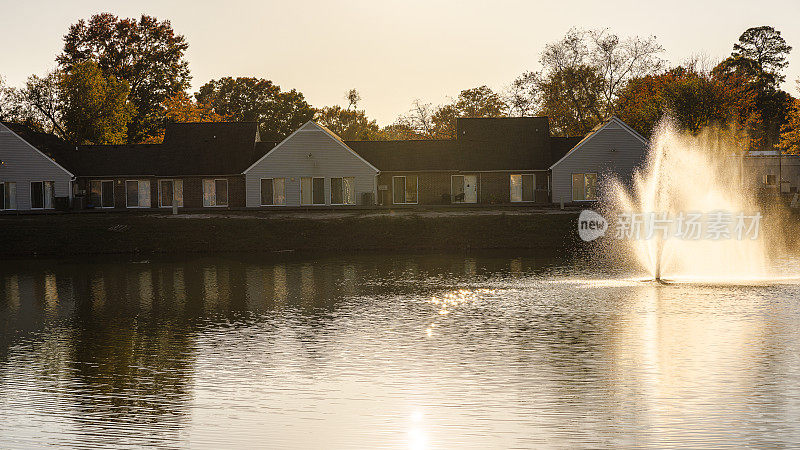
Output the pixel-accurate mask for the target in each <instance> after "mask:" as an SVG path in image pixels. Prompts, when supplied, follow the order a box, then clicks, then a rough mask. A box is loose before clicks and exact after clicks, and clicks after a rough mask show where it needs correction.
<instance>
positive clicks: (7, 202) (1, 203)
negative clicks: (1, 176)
mask: <svg viewBox="0 0 800 450" xmlns="http://www.w3.org/2000/svg"><path fill="white" fill-rule="evenodd" d="M0 209H17V183H13V182H9V181H6V182H5V183H2V182H0Z"/></svg>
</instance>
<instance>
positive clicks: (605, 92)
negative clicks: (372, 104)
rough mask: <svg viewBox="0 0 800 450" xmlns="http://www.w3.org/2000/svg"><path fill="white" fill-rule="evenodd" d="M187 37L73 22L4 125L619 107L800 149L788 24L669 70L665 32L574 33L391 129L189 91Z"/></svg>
mask: <svg viewBox="0 0 800 450" xmlns="http://www.w3.org/2000/svg"><path fill="white" fill-rule="evenodd" d="M187 48H188V43H187V42H186V39H185V38H184V36H182V35H179V34H177V33H176V32H175V31H174V30H173V29H172V26H171V24H170V22H169V21H167V20H163V21H162V20H158V19H157V18H154V17H150V16H146V15H143V16H142V17H141V18H139V19H138V20H136V19H129V18H119V17H117V16H114V15H112V14H97V15H95V16H92V17H91V18H90V19H88V20H80V21H78V22H77V23H75V24H74V25H72V26H70V28H69V30H68V32H67V34H66V35H65V36H64V48H63V50H62V52H61V53H60V54H59V55H58V56H57V57H56V60H55V63H56V68H55V69H54V70H52V71H51V72H49V73H46V74H44V75H40V76H37V75H32V76H30V77H29V78H28V80H27V83H26V84H25V85H24V86H21V87H10V86H7V85H5V84H4V83H3V82H2V79H0V120H10V121H17V122H23V123H27V124H28V125H30V126H32V127H35V128H38V129H41V130H43V131H47V132H52V133H55V134H57V135H60V136H62V137H64V138H65V139H68V140H70V141H72V142H75V143H93V144H117V143H141V142H160V141H161V140H162V139H163V133H164V124H165V122H168V121H175V122H186V121H209V122H211V121H222V120H230V121H257V122H259V123H260V134H261V137H262V139H264V140H280V139H283V138H284V137H286V136H287V135H288V134H290V133H291V132H292V131H294V130H295V129H297V128H298V127H299V126H300V125H302V124H303V123H304V122H306V121H308V120H310V119H312V118H314V119H316V120H317V121H319V122H320V123H322V124H323V125H325V126H327V127H328V128H330V129H331V130H333V131H334V132H336V133H337V134H339V135H340V136H342V138H344V139H365V140H387V139H448V138H452V137H454V133H455V121H456V118H458V117H521V116H534V115H536V116H547V117H549V118H550V125H551V131H552V132H553V133H554V134H556V135H561V136H581V135H584V134H586V133H587V132H588V131H590V130H591V129H592V128H593V127H594V126H595V125H597V124H598V123H600V122H601V121H603V120H604V119H605V118H607V117H609V116H610V115H617V116H619V117H620V118H621V119H622V120H624V121H625V122H626V123H628V124H630V125H631V126H632V127H634V128H635V129H636V130H637V131H639V132H640V133H642V134H643V135H645V136H649V135H650V134H651V133H652V132H653V130H654V129H655V127H656V126H657V124H658V123H659V122H660V121H661V119H662V118H663V117H664V116H667V115H668V116H670V117H672V118H673V119H674V121H675V122H676V125H677V126H679V127H681V128H683V129H685V130H687V131H690V132H697V131H699V130H700V129H702V128H704V127H707V126H721V127H727V128H730V129H732V130H733V131H735V132H736V133H737V134H738V135H739V136H740V137H741V139H742V141H743V142H745V143H747V145H748V146H749V148H751V149H762V148H781V149H783V150H784V151H786V152H792V153H800V101H798V100H796V99H794V98H793V97H792V96H791V95H790V94H789V93H787V92H785V91H783V90H781V89H780V85H781V83H782V82H783V81H784V80H785V76H784V75H783V71H784V70H785V68H786V66H787V64H788V62H787V56H788V54H789V52H790V51H791V49H792V48H791V47H790V46H789V45H788V44H787V43H786V41H785V40H784V38H783V37H782V36H781V33H780V31H778V30H775V29H774V28H772V27H769V26H761V27H755V28H750V29H748V30H746V31H744V33H742V35H741V36H740V37H739V40H738V42H736V43H734V45H733V50H732V52H731V55H730V57H728V58H726V59H725V60H723V61H721V62H719V63H715V64H709V63H708V62H707V61H704V60H702V59H701V58H694V59H690V60H689V61H687V62H685V63H683V64H680V65H678V66H675V67H669V66H667V65H666V62H665V61H664V60H663V59H662V58H661V54H662V53H663V48H662V46H661V45H660V44H659V43H658V42H657V40H656V38H655V37H646V38H641V37H627V38H626V37H620V36H618V35H616V34H614V33H611V32H609V31H608V30H578V29H573V30H570V31H569V32H568V33H567V34H566V35H565V36H564V37H563V38H562V39H560V40H558V41H556V42H553V43H550V44H547V45H546V46H545V48H544V49H543V51H542V53H541V56H540V60H539V62H540V65H541V70H539V71H536V72H526V73H523V74H521V75H520V76H518V77H517V78H516V79H514V80H513V81H512V82H511V83H510V84H509V85H508V86H507V87H506V88H504V89H503V90H502V91H499V92H495V91H493V90H492V89H490V88H489V87H487V86H479V87H475V88H471V89H465V90H462V91H461V92H460V93H459V95H458V96H457V97H456V98H454V99H451V100H450V101H449V102H447V103H445V104H441V105H433V104H431V103H426V102H424V101H422V100H415V101H414V102H413V103H412V105H411V108H410V110H409V111H408V112H406V113H405V114H403V115H401V116H399V117H398V118H397V120H396V121H395V122H394V123H392V124H390V125H388V126H384V127H381V126H379V125H378V123H377V122H376V121H375V120H372V119H370V118H369V116H368V115H367V113H366V112H365V111H364V110H363V109H359V102H360V100H361V97H360V95H359V93H358V91H357V90H355V89H351V90H350V91H349V92H347V93H346V94H345V99H346V100H347V106H346V107H341V106H326V107H322V108H315V107H313V106H311V105H310V104H309V103H308V102H307V101H306V100H305V98H304V96H303V94H302V93H301V92H298V91H297V90H294V89H289V90H286V89H281V87H280V86H278V85H277V84H275V83H273V82H272V81H270V80H266V79H261V78H256V77H223V78H220V79H218V80H211V81H209V82H207V83H206V84H204V85H203V86H201V87H200V89H199V90H198V91H197V92H196V93H194V94H189V93H188V89H189V87H190V79H191V75H190V71H189V63H188V61H187V60H186V58H185V52H186V50H187Z"/></svg>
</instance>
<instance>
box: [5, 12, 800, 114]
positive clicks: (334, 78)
mask: <svg viewBox="0 0 800 450" xmlns="http://www.w3.org/2000/svg"><path fill="white" fill-rule="evenodd" d="M667 4H668V6H666V5H667ZM98 12H111V13H113V14H116V15H118V16H121V17H138V16H139V15H140V14H142V13H145V14H149V15H153V16H156V17H158V18H159V19H169V20H170V21H171V22H172V26H173V28H174V29H175V30H176V32H177V33H179V34H183V35H184V36H186V39H187V41H188V43H189V50H188V51H187V53H186V58H187V59H188V61H189V67H190V69H191V72H192V92H194V91H195V90H197V88H199V87H200V86H201V85H202V84H204V83H206V82H207V81H209V80H210V79H213V78H219V77H223V76H227V75H230V76H254V77H259V78H266V79H270V80H272V81H273V82H275V83H276V84H278V85H280V86H281V87H282V88H284V89H290V88H295V89H298V90H300V91H301V92H303V93H304V94H305V96H306V99H307V100H308V101H309V103H311V104H312V105H313V106H317V107H321V106H325V105H332V104H341V105H345V104H346V101H345V100H344V95H345V92H346V91H347V90H348V89H350V88H353V87H355V88H357V89H358V90H359V92H360V93H361V97H362V102H361V104H360V105H359V107H360V108H364V109H366V111H367V114H368V115H369V116H370V117H373V118H375V119H377V120H378V122H379V123H381V124H382V125H385V124H388V123H391V122H393V121H394V120H395V118H396V117H397V116H398V115H400V114H403V113H405V112H407V111H408V110H409V109H410V107H411V103H412V101H413V100H414V99H417V98H418V99H420V100H422V101H424V102H430V103H434V104H439V103H443V102H445V101H447V100H448V98H452V97H455V96H457V95H458V92H459V91H460V90H462V89H467V88H471V87H475V86H480V85H482V84H486V85H488V86H489V87H491V88H492V89H495V90H502V89H503V88H505V87H506V86H507V85H508V84H509V83H510V82H511V81H512V80H513V79H514V78H515V77H516V76H517V75H519V74H520V73H522V72H523V71H525V70H536V69H538V68H539V65H538V59H539V53H540V52H541V50H542V48H543V47H544V45H545V44H546V43H548V42H552V41H555V40H558V39H559V38H561V37H562V36H563V35H564V34H565V33H566V32H567V30H569V28H570V27H573V26H574V27H581V28H604V27H608V28H610V29H611V31H613V32H615V33H617V34H619V35H621V36H629V35H639V36H646V35H655V36H656V37H657V38H658V41H659V42H660V43H661V45H662V46H663V47H664V49H665V50H666V52H665V53H664V55H663V56H664V57H665V58H666V59H667V60H668V61H670V62H672V63H680V62H682V61H684V60H685V59H687V58H688V57H689V56H691V55H693V54H698V53H702V54H705V55H707V56H708V57H710V58H711V59H713V60H717V59H722V58H723V57H725V56H727V55H728V54H729V53H730V51H731V48H732V46H733V43H734V42H735V41H736V40H737V38H738V37H739V35H740V34H741V32H742V31H744V30H745V29H747V28H748V27H751V26H758V25H772V26H774V27H776V28H777V29H779V30H780V31H781V32H782V33H783V36H784V37H785V39H786V40H787V41H788V43H789V44H790V45H792V46H794V47H795V50H794V51H793V52H792V54H791V56H790V65H789V67H788V70H787V72H786V75H787V83H786V84H785V85H784V89H787V90H789V91H790V92H791V93H792V94H793V95H797V94H798V93H797V90H796V89H795V87H794V80H795V79H797V78H798V76H800V1H798V0H761V1H754V0H750V1H742V0H711V1H704V0H678V1H672V2H649V1H644V0H638V1H637V0H604V1H588V0H555V1H546V2H539V1H505V0H484V1H476V0H461V1H437V0H403V1H381V0H364V1H334V0H329V1H318V0H284V1H269V0H262V1H248V0H225V1H220V0H215V1H203V0H177V1H171V0H158V1H151V0H140V1H112V0H104V1H99V0H74V1H72V0H71V1H65V0H62V1H44V0H0V42H2V51H0V76H3V77H4V78H5V79H6V81H7V82H8V83H9V84H11V85H15V86H19V85H21V84H22V83H24V81H25V79H26V78H27V76H28V75H30V74H32V73H36V74H41V73H43V72H45V71H46V70H47V69H49V68H53V67H55V62H54V59H55V56H56V54H58V53H59V52H60V51H61V48H62V37H63V35H64V34H65V33H66V32H67V28H68V27H69V25H70V24H72V23H74V22H76V21H77V20H78V19H80V18H88V17H90V16H91V15H92V14H94V13H98Z"/></svg>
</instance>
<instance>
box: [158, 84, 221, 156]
mask: <svg viewBox="0 0 800 450" xmlns="http://www.w3.org/2000/svg"><path fill="white" fill-rule="evenodd" d="M164 111H165V114H164V116H165V119H166V120H167V121H168V122H222V121H224V120H225V118H224V117H222V116H220V115H219V114H217V113H215V112H214V110H213V109H211V107H209V106H208V105H204V104H202V103H198V102H196V101H194V100H192V99H191V98H190V97H189V96H188V95H187V94H186V92H179V93H178V94H175V95H173V96H172V97H171V98H169V99H167V101H166V102H165V103H164ZM163 141H164V132H163V131H162V132H161V133H160V134H158V135H156V136H151V137H150V138H148V139H147V140H145V141H144V142H145V143H147V144H157V143H160V142H163Z"/></svg>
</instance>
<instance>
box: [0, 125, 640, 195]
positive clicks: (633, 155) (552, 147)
mask: <svg viewBox="0 0 800 450" xmlns="http://www.w3.org/2000/svg"><path fill="white" fill-rule="evenodd" d="M13 127H14V129H15V130H17V133H18V134H15V133H8V136H9V137H11V136H12V135H13V136H16V141H14V142H16V144H14V145H15V146H16V147H22V148H26V149H28V153H30V154H31V155H38V157H39V158H40V159H41V160H42V161H44V162H46V164H45V165H48V164H49V166H47V168H43V169H36V172H41V173H44V174H47V173H48V172H47V171H48V170H56V169H58V170H56V171H57V173H58V174H60V175H61V178H59V180H60V181H59V182H58V183H55V182H54V183H55V184H53V186H54V187H53V188H52V189H53V192H54V194H53V195H52V196H65V197H70V196H74V197H75V202H74V204H73V207H74V208H84V207H87V208H95V209H117V210H119V209H140V208H172V207H173V206H177V207H182V208H190V209H199V208H245V207H246V208H273V207H306V206H307V207H317V206H323V205H324V206H342V207H346V206H350V205H375V204H377V205H385V206H393V207H394V206H401V205H436V204H509V205H532V204H539V205H542V204H548V203H551V202H552V203H559V202H560V201H562V200H563V201H564V202H565V203H572V202H581V201H591V200H594V199H596V197H597V186H598V179H599V178H598V177H599V176H603V175H610V174H613V175H616V176H619V177H622V178H623V179H625V178H629V177H630V174H631V172H632V170H633V168H634V167H635V166H637V165H639V164H640V163H641V162H642V160H643V159H644V157H645V154H646V149H647V141H646V140H645V139H644V138H642V137H641V136H639V135H638V134H637V133H636V132H635V131H633V130H632V129H630V127H628V126H627V125H625V124H624V123H622V121H620V120H619V119H617V118H615V117H614V118H611V119H610V120H608V121H606V122H604V123H602V124H600V125H599V126H598V127H597V128H595V129H594V130H593V131H592V132H591V133H590V134H589V135H587V136H586V137H582V138H581V137H555V136H551V135H550V127H549V122H548V119H547V118H546V117H520V118H459V119H458V120H457V122H456V137H455V138H454V139H446V140H402V141H343V140H342V139H340V138H339V136H337V135H336V134H334V133H332V132H331V131H330V130H328V129H326V128H325V127H323V126H320V125H319V124H317V123H315V122H313V121H309V122H307V123H306V124H304V125H303V126H301V127H300V128H299V129H298V130H296V131H295V132H294V133H292V134H291V135H290V136H289V137H287V138H286V139H284V140H283V141H282V142H280V143H275V142H263V141H261V140H260V136H259V133H258V125H257V124H256V123H255V122H218V123H168V124H167V125H166V130H165V136H164V141H163V143H161V144H133V145H79V146H74V145H70V144H68V143H66V142H64V141H63V140H61V139H58V138H57V137H55V136H52V135H46V134H44V133H36V132H33V131H31V130H29V129H27V128H26V127H24V126H19V125H14V126H13ZM6 147H8V148H12V147H13V146H9V145H2V146H0V150H2V151H8V150H3V149H5V148H6ZM46 155H47V156H46ZM48 156H49V157H48ZM9 161H10V160H9ZM53 168H55V169H53ZM2 170H4V168H3V167H2V166H0V174H2ZM73 174H75V175H74V176H73ZM36 176H37V177H39V178H41V177H42V176H43V175H40V174H38V173H37V175H36ZM54 177H55V175H52V176H50V175H47V176H45V177H44V178H47V179H42V180H41V181H40V185H37V186H39V187H38V188H37V187H31V188H30V189H38V190H37V191H36V192H41V191H43V190H44V191H47V190H48V189H51V188H50V187H49V186H50V184H47V183H45V182H49V181H50V180H55V178H54ZM70 180H72V183H71V188H70ZM0 181H3V180H2V179H1V178H0ZM11 182H12V183H13V181H11ZM30 182H31V181H25V183H30ZM33 182H35V180H34V181H33ZM31 186H33V185H31ZM12 187H13V185H12ZM26 189H29V188H28V187H26ZM16 191H17V197H19V196H20V193H19V187H17V188H16ZM25 195H26V196H28V197H30V195H29V194H28V192H27V190H26V191H25ZM44 195H45V197H44V200H43V201H41V202H39V203H37V204H44V205H50V203H52V202H50V201H49V200H47V197H46V194H44Z"/></svg>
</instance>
